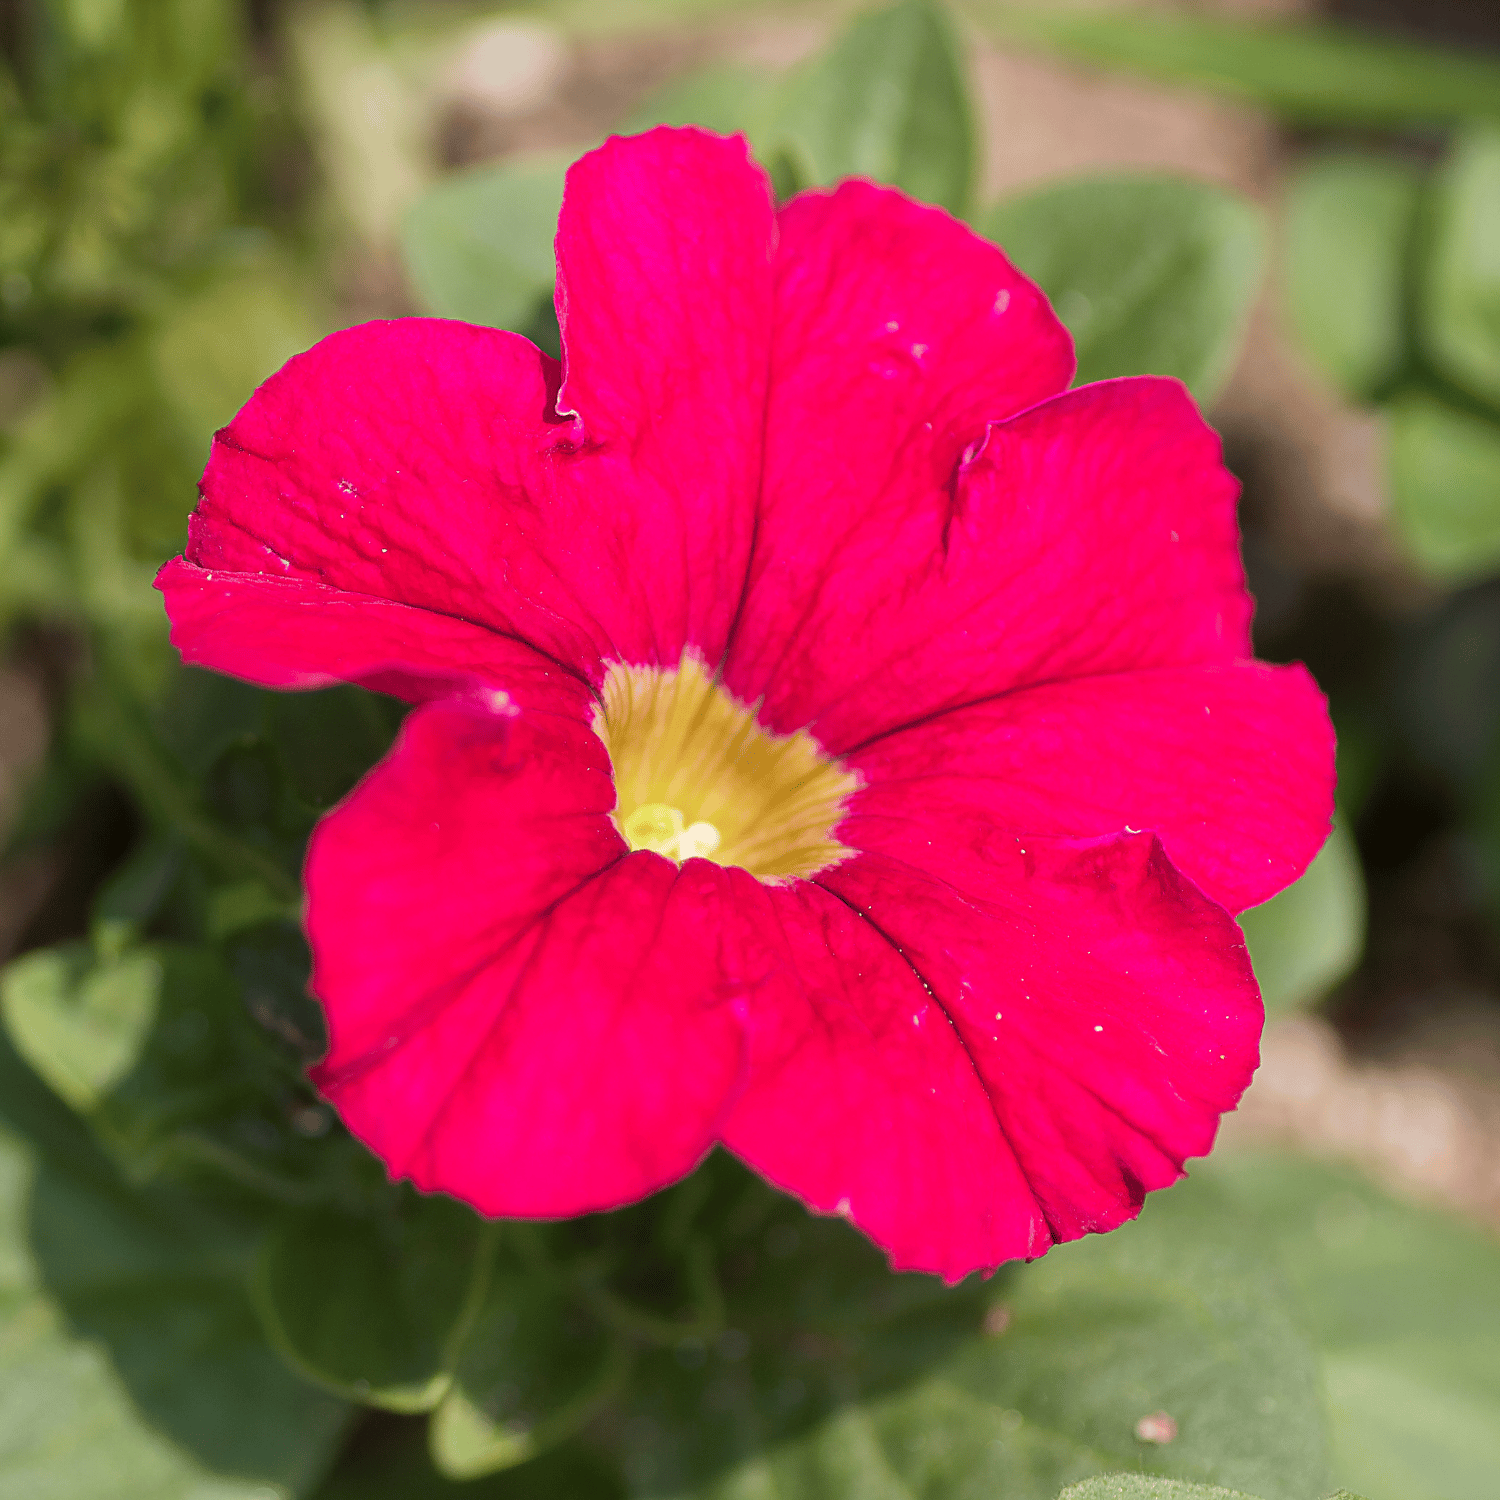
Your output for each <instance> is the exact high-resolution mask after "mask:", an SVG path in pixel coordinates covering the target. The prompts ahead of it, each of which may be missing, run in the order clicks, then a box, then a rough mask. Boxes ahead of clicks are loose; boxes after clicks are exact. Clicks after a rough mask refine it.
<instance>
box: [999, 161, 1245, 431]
mask: <svg viewBox="0 0 1500 1500" xmlns="http://www.w3.org/2000/svg"><path fill="white" fill-rule="evenodd" d="M980 228H981V230H982V231H983V233H985V234H986V235H988V236H989V238H990V239H992V240H994V241H995V243H996V244H998V245H999V246H1000V247H1001V248H1002V249H1003V250H1004V251H1005V252H1006V254H1007V255H1009V256H1010V258H1011V259H1012V260H1013V261H1014V262H1015V263H1016V265H1017V266H1019V267H1020V269H1021V270H1022V271H1024V272H1025V273H1026V274H1027V275H1028V276H1030V277H1031V278H1032V279H1033V280H1035V281H1036V282H1038V283H1039V284H1040V285H1041V288H1042V290H1043V291H1044V292H1046V293H1047V295H1048V297H1049V298H1050V299H1051V301H1052V305H1053V307H1054V308H1055V309H1056V311H1057V315H1058V316H1059V317H1060V318H1061V319H1062V321H1063V322H1064V323H1065V324H1067V326H1068V331H1069V332H1070V333H1071V334H1072V335H1073V341H1074V344H1075V346H1076V347H1077V351H1078V376H1077V383H1078V384H1080V385H1081V384H1084V383H1085V382H1087V381H1091V380H1108V379H1111V378H1113V377H1114V376H1117V375H1172V376H1176V378H1177V379H1179V380H1181V381H1183V382H1185V383H1186V385H1187V386H1188V388H1189V390H1191V391H1192V392H1193V394H1194V396H1196V397H1197V398H1198V401H1199V403H1200V404H1202V405H1207V404H1209V403H1210V402H1211V401H1212V400H1213V398H1214V396H1215V395H1216V394H1217V393H1218V391H1219V388H1220V387H1221V386H1222V384H1223V382H1224V380H1225V379H1226V377H1227V376H1228V374H1229V372H1230V368H1231V366H1232V365H1233V363H1234V358H1235V355H1236V354H1237V353H1238V350H1239V344H1240V340H1241V338H1242V337H1243V334H1244V330H1245V322H1246V319H1247V318H1248V316H1249V312H1250V304H1251V302H1252V301H1253V300H1254V297H1255V293H1256V289H1257V287H1258V286H1259V284H1260V273H1261V260H1262V251H1263V246H1264V239H1265V235H1264V229H1263V226H1262V222H1261V217H1260V214H1259V213H1258V211H1257V210H1256V209H1255V208H1254V207H1253V206H1252V205H1251V204H1249V203H1247V202H1245V201H1244V200H1242V199H1240V198H1237V197H1235V196H1234V195H1233V194H1231V193H1226V192H1224V191H1223V190H1222V189H1220V188H1215V187H1210V186H1209V185H1208V184H1206V183H1200V182H1190V181H1187V180H1186V179H1179V178H1169V177H1152V176H1145V177H1130V176H1123V175H1121V176H1111V177H1101V178H1092V179H1083V180H1080V181H1075V182H1066V183H1061V184H1059V185H1057V186H1055V187H1048V188H1042V189H1040V190H1039V191H1037V192H1032V193H1028V194H1026V195H1024V196H1023V197H1019V198H1012V199H1008V200H1007V201H1005V202H1003V203H1000V204H997V205H996V206H995V207H994V208H992V209H990V210H989V212H988V213H987V214H985V215H984V216H983V217H982V218H981V220H980Z"/></svg>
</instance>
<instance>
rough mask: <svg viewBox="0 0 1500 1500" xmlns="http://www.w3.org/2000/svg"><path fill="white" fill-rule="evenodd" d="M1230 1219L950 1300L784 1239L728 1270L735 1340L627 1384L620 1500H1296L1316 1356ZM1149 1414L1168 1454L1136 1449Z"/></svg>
mask: <svg viewBox="0 0 1500 1500" xmlns="http://www.w3.org/2000/svg"><path fill="white" fill-rule="evenodd" d="M1223 1210H1224V1205H1223V1204H1222V1203H1221V1204H1219V1205H1218V1206H1217V1208H1215V1207H1214V1206H1212V1205H1204V1206H1202V1207H1201V1208H1200V1209H1197V1210H1195V1216H1194V1219H1193V1222H1192V1225H1191V1228H1190V1230H1189V1231H1188V1232H1184V1231H1183V1229H1182V1227H1181V1225H1180V1223H1177V1224H1174V1225H1172V1226H1171V1227H1170V1228H1167V1227H1164V1226H1163V1225H1161V1224H1159V1223H1158V1222H1157V1215H1156V1214H1155V1213H1154V1212H1153V1206H1152V1205H1148V1206H1147V1209H1146V1214H1145V1216H1144V1218H1143V1219H1142V1221H1141V1222H1140V1223H1138V1224H1135V1225H1130V1226H1127V1227H1126V1228H1124V1229H1122V1230H1119V1231H1117V1232H1115V1233H1113V1234H1111V1235H1109V1236H1107V1237H1102V1238H1094V1239H1088V1240H1084V1241H1080V1242H1079V1243H1077V1244H1072V1245H1065V1246H1062V1247H1060V1248H1059V1249H1056V1250H1054V1251H1052V1252H1051V1254H1049V1255H1048V1256H1047V1257H1046V1259H1045V1260H1043V1261H1040V1262H1038V1263H1036V1264H1035V1265H1032V1266H1030V1267H1025V1268H1015V1269H1012V1270H1010V1271H1008V1272H1005V1273H1002V1274H1001V1276H999V1277H997V1278H996V1279H995V1280H994V1281H992V1282H990V1283H988V1284H984V1283H977V1282H976V1283H973V1284H968V1285H965V1286H962V1287H960V1288H957V1289H954V1290H947V1289H944V1288H943V1287H941V1286H940V1285H938V1284H937V1283H935V1282H932V1281H930V1280H928V1279H927V1278H923V1277H916V1276H904V1277H893V1276H891V1275H890V1273H889V1272H888V1271H886V1270H885V1269H884V1267H883V1266H882V1264H881V1262H880V1259H879V1257H878V1256H877V1255H875V1254H874V1253H873V1252H872V1251H870V1250H869V1249H868V1247H866V1246H864V1245H863V1244H862V1243H859V1242H857V1240H856V1237H855V1236H854V1235H853V1233H852V1231H849V1230H847V1229H846V1228H844V1226H842V1225H839V1224H836V1223H834V1224H829V1223H826V1222H818V1221H816V1220H809V1219H806V1218H805V1217H804V1218H800V1219H793V1218H790V1217H783V1218H778V1219H777V1220H775V1221H773V1222H772V1223H770V1224H769V1225H768V1226H767V1228H766V1229H765V1232H764V1234H763V1235H762V1236H761V1237H760V1239H759V1242H758V1243H756V1244H754V1245H753V1246H752V1247H747V1250H745V1251H742V1252H739V1253H738V1255H737V1256H736V1258H735V1260H734V1261H733V1262H732V1265H733V1266H734V1267H735V1268H736V1272H737V1274H736V1275H735V1276H734V1277H732V1278H731V1279H730V1281H729V1284H728V1285H727V1286H726V1296H727V1305H726V1317H727V1320H728V1328H727V1331H726V1332H724V1333H723V1334H721V1335H719V1336H718V1337H717V1338H710V1339H686V1340H683V1341H682V1342H681V1343H680V1344H679V1345H678V1347H677V1348H676V1349H675V1350H671V1351H668V1352H666V1353H663V1354H660V1355H656V1356H652V1357H650V1358H649V1359H647V1360H645V1361H643V1363H642V1364H641V1366H640V1367H639V1373H638V1375H637V1376H636V1377H635V1378H634V1379H633V1380H632V1383H631V1387H630V1392H629V1395H630V1401H631V1404H630V1407H629V1409H628V1413H627V1416H626V1420H625V1424H624V1427H623V1429H622V1431H623V1432H624V1434H625V1436H626V1441H627V1445H628V1446H627V1462H626V1472H627V1476H628V1478H629V1479H630V1482H631V1487H632V1492H633V1493H634V1494H635V1495H638V1496H641V1497H652V1500H655V1497H667V1496H672V1497H682V1500H687V1497H692V1500H730V1497H738V1496H740V1495H746V1494H759V1493H765V1494H772V1493H774V1494H776V1495H778V1496H781V1497H785V1500H802V1497H807V1500H814V1497H816V1500H842V1497H848V1500H866V1497H870V1496H887V1495H889V1496H902V1495H911V1494H920V1495H943V1494H950V1493H970V1492H972V1493H974V1494H986V1495H988V1494H996V1495H1004V1496H1006V1497H1007V1500H1053V1497H1055V1496H1056V1494H1057V1491H1058V1489H1059V1488H1060V1487H1061V1486H1062V1485H1064V1484H1067V1483H1070V1482H1074V1481H1077V1480H1081V1479H1084V1478H1086V1477H1088V1476H1090V1475H1097V1474H1101V1473H1105V1472H1109V1471H1111V1470H1120V1469H1131V1470H1141V1469H1146V1470H1151V1471H1156V1472H1160V1473H1165V1474H1170V1475H1173V1476H1177V1477H1182V1478H1191V1479H1195V1480H1205V1481H1216V1482H1222V1483H1226V1484H1230V1485H1234V1486H1236V1487H1240V1488H1243V1489H1245V1490H1247V1491H1249V1492H1251V1493H1254V1494H1259V1495H1263V1496H1265V1497H1266V1500H1307V1497H1308V1496H1311V1495H1314V1494H1317V1493H1318V1492H1319V1486H1320V1485H1322V1483H1323V1481H1324V1478H1325V1472H1326V1470H1325V1457H1324V1452H1323V1434H1322V1426H1321V1417H1320V1413H1319V1409H1318V1397H1317V1390H1316V1385H1315V1370H1314V1365H1313V1359H1312V1353H1311V1350H1310V1349H1309V1348H1308V1346H1307V1344H1306V1341H1305V1339H1304V1338H1303V1336H1302V1335H1301V1333H1300V1331H1299V1330H1298V1328H1297V1326H1296V1324H1295V1323H1294V1321H1293V1319H1292V1317H1291V1314H1290V1311H1289V1309H1288V1306H1287V1302H1286V1295H1285V1291H1284V1289H1283V1287H1282V1284H1281V1282H1280V1280H1279V1278H1278V1276H1277V1274H1276V1273H1275V1271H1274V1270H1272V1269H1271V1268H1270V1267H1269V1266H1268V1265H1267V1263H1266V1262H1265V1260H1264V1259H1263V1258H1258V1257H1257V1255H1256V1254H1255V1253H1254V1252H1253V1251H1249V1250H1246V1249H1245V1248H1244V1247H1243V1246H1241V1245H1240V1244H1238V1243H1237V1241H1238V1239H1239V1238H1240V1237H1239V1236H1238V1234H1237V1232H1236V1228H1235V1225H1234V1224H1233V1222H1232V1218H1230V1217H1229V1216H1227V1215H1226V1214H1225V1213H1224V1211H1223ZM845 1241H847V1242H848V1244H845V1243H844V1242H845ZM1159 1411H1165V1412H1166V1413H1169V1414H1170V1416H1171V1418H1172V1419H1173V1421H1174V1422H1175V1424H1176V1429H1177V1436H1176V1438H1175V1439H1174V1440H1172V1441H1170V1442H1167V1443H1164V1444H1155V1443H1147V1442H1143V1441H1141V1440H1140V1439H1139V1438H1138V1437H1137V1435H1136V1427H1137V1424H1138V1423H1139V1422H1140V1420H1141V1419H1142V1418H1143V1417H1147V1416H1150V1415H1152V1414H1155V1413H1157V1412H1159Z"/></svg>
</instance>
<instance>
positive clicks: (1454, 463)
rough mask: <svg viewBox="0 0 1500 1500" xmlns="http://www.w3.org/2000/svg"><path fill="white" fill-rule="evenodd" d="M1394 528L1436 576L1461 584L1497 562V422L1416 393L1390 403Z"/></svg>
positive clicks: (1499, 481)
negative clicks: (1395, 527)
mask: <svg viewBox="0 0 1500 1500" xmlns="http://www.w3.org/2000/svg"><path fill="white" fill-rule="evenodd" d="M1390 466H1391V468H1390V472H1391V505H1392V509H1393V511H1394V514H1395V521H1396V526H1397V529H1398V530H1399V532H1400V534H1401V538H1402V540H1403V541H1404V542H1405V543H1406V546H1407V549H1408V551H1410V553H1411V555H1412V557H1413V558H1414V559H1415V561H1416V562H1417V563H1419V564H1420V565H1421V567H1422V568H1424V569H1425V570H1426V571H1427V572H1428V573H1430V574H1432V575H1433V577H1435V578H1439V579H1442V580H1444V581H1445V582H1451V583H1460V582H1465V581H1467V580H1470V579H1475V578H1481V577H1484V576H1485V575H1486V574H1489V573H1492V572H1494V571H1495V570H1496V569H1497V568H1500V422H1490V421H1486V420H1485V419H1484V418H1483V417H1479V416H1475V415H1474V414H1472V413H1470V412H1466V411H1459V410H1458V409H1456V408H1455V407H1452V406H1449V405H1448V404H1447V403H1446V402H1445V401H1442V400H1441V399H1439V398H1438V397H1436V396H1432V395H1428V394H1426V393H1425V392H1420V391H1418V392H1412V393H1411V394H1409V395H1406V396H1402V397H1400V398H1399V399H1397V400H1396V401H1395V402H1393V403H1392V405H1391V407H1390Z"/></svg>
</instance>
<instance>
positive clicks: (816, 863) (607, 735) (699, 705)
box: [594, 655, 859, 879]
mask: <svg viewBox="0 0 1500 1500" xmlns="http://www.w3.org/2000/svg"><path fill="white" fill-rule="evenodd" d="M600 700H601V707H600V708H599V709H598V710H596V712H595V717H594V730H595V732H596V733H597V734H598V736H599V738H600V739H601V740H603V741H604V745H605V748H606V749H607V750H608V751H609V758H610V761H611V762H612V763H613V766H614V773H615V793H616V803H615V813H614V817H615V823H616V825H617V826H618V827H619V829H620V831H621V833H623V834H624V836H625V841H626V842H627V843H628V844H629V845H630V847H631V848H632V849H649V850H651V851H653V852H654V853H656V854H662V855H665V856H666V857H667V858H668V859H674V860H676V861H678V863H681V862H682V861H683V860H686V859H693V858H700V859H711V860H713V861H714V862H715V863H716V864H721V865H737V866H739V867H740V868H741V869H744V870H748V871H749V872H750V874H752V875H756V876H759V877H761V878H762V879H774V878H777V877H783V878H785V877H790V876H794V875H812V874H815V873H816V872H817V871H819V870H823V869H826V868H827V867H828V866H830V865H834V864H837V863H838V862H839V860H841V859H844V858H845V857H847V855H848V854H849V853H850V850H849V849H848V848H846V847H845V846H844V845H843V844H841V843H839V842H838V840H837V839H835V838H834V836H833V831H834V829H835V828H837V826H838V824H839V822H840V821H841V820H842V818H843V816H844V803H845V799H846V798H847V797H848V796H849V795H850V794H851V793H852V792H854V791H855V790H856V789H857V788H858V786H859V779H858V777H856V776H855V775H854V773H853V772H851V771H847V770H845V769H844V767H843V766H842V765H840V764H839V763H838V762H837V761H835V760H833V759H831V758H830V757H828V756H826V755H825V754H824V753H823V752H822V750H821V749H820V748H819V746H818V743H817V741H816V740H815V739H813V737H812V736H811V735H810V734H808V733H807V732H806V731H805V730H798V731H797V732H796V733H795V734H790V735H774V734H770V733H768V732H767V731H766V730H765V729H763V728H762V727H761V726H760V725H759V724H758V723H757V722H756V720H755V715H754V713H753V712H752V711H751V710H750V709H748V708H746V707H744V705H742V704H740V703H737V702H736V701H735V700H734V699H733V698H732V697H731V696H730V695H729V693H727V692H726V691H725V690H724V689H723V688H722V687H720V686H719V685H718V683H716V682H715V681H714V680H713V678H712V677H710V676H709V674H708V671H707V669H706V668H705V666H704V664H703V663H702V661H701V660H699V659H698V658H697V657H695V656H692V655H684V656H683V658H682V663H681V665H680V666H678V667H677V668H675V669H671V670H669V669H664V668H661V667H628V666H625V665H623V664H622V663H619V662H617V663H615V664H614V665H613V666H611V667H610V669H609V671H608V673H607V674H606V675H605V678H604V684H603V687H602V689H601V692H600Z"/></svg>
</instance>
